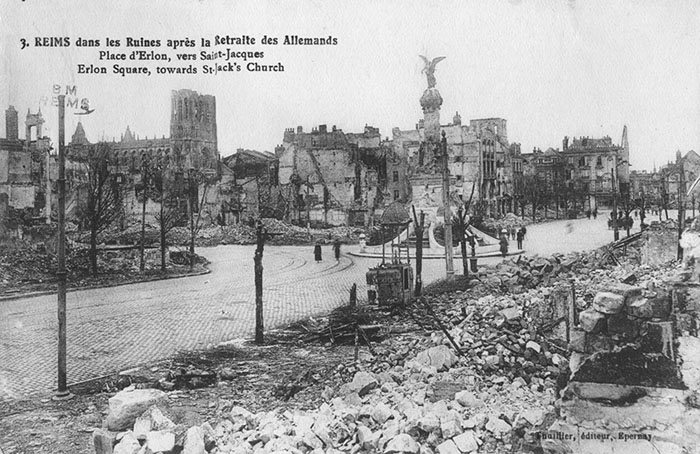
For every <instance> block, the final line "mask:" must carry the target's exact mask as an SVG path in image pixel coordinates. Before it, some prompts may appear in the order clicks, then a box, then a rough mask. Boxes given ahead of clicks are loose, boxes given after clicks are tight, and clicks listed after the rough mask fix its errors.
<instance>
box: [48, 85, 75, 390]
mask: <svg viewBox="0 0 700 454" xmlns="http://www.w3.org/2000/svg"><path fill="white" fill-rule="evenodd" d="M65 119H66V96H65V95H59V96H58V181H57V183H58V207H57V211H58V251H57V254H56V255H57V259H58V267H57V270H56V277H58V390H57V391H56V395H55V396H54V399H57V400H63V399H70V398H71V397H73V395H72V394H71V393H70V391H68V386H67V380H66V377H67V372H66V371H67V369H66V150H65V145H64V143H65V136H66V128H65V122H66V121H65ZM49 195H50V194H49Z"/></svg>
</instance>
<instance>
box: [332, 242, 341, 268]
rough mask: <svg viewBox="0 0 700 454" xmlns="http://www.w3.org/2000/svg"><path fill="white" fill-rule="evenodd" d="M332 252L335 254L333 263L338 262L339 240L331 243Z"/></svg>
mask: <svg viewBox="0 0 700 454" xmlns="http://www.w3.org/2000/svg"><path fill="white" fill-rule="evenodd" d="M333 252H334V253H335V263H338V262H340V239H338V238H336V239H335V241H333Z"/></svg>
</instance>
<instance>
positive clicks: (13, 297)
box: [0, 268, 211, 303]
mask: <svg viewBox="0 0 700 454" xmlns="http://www.w3.org/2000/svg"><path fill="white" fill-rule="evenodd" d="M209 273H211V270H210V269H208V268H207V269H206V270H202V271H197V272H196V273H187V274H178V275H171V276H160V277H152V278H149V279H144V280H141V281H133V282H117V283H114V284H107V285H90V286H87V287H76V288H70V289H67V290H66V292H67V293H72V292H78V291H81V290H95V289H98V288H112V287H121V286H124V285H132V284H142V283H145V282H156V281H166V280H169V279H180V278H183V277H195V276H203V275H205V274H209ZM55 293H56V291H55V290H44V291H41V292H31V293H18V294H16V295H8V296H0V303H1V302H3V301H12V300H18V299H22V298H34V297H36V296H45V295H54V294H55Z"/></svg>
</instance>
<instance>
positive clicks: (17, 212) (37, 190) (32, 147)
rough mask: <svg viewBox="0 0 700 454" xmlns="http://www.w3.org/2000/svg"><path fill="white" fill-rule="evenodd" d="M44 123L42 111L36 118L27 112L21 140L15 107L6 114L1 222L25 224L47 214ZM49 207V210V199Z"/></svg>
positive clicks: (0, 146) (0, 164)
mask: <svg viewBox="0 0 700 454" xmlns="http://www.w3.org/2000/svg"><path fill="white" fill-rule="evenodd" d="M43 123H44V118H43V116H42V114H41V110H39V111H38V112H37V113H35V114H33V113H31V112H30V111H27V116H26V119H25V136H24V137H25V138H24V139H20V138H19V118H18V113H17V110H15V108H14V106H9V107H8V108H7V110H5V136H6V137H5V138H4V139H0V221H7V220H10V219H11V218H12V219H14V220H16V219H17V218H18V217H21V218H22V220H24V221H25V222H26V221H28V220H29V219H30V218H35V217H38V216H40V215H42V214H43V215H44V216H46V214H47V197H46V194H47V188H48V192H49V193H51V192H52V190H53V189H52V185H51V184H50V183H49V182H48V181H47V172H46V169H47V165H48V163H49V161H51V160H52V158H51V156H50V154H49V151H50V149H51V145H50V140H49V138H48V137H44V135H43V132H42V125H43ZM32 130H33V131H34V134H32ZM32 137H33V139H32ZM48 203H49V204H48V207H50V206H51V205H50V204H51V198H48ZM49 209H50V208H49ZM42 212H43V213H42Z"/></svg>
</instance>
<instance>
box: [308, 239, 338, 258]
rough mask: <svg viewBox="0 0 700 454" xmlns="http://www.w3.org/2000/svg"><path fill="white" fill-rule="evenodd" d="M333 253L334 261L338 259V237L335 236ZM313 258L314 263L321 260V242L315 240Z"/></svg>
mask: <svg viewBox="0 0 700 454" xmlns="http://www.w3.org/2000/svg"><path fill="white" fill-rule="evenodd" d="M333 253H334V254H335V261H336V262H339V261H340V239H338V238H336V239H335V240H333ZM314 259H315V260H316V263H319V262H321V261H323V250H322V249H321V242H320V241H316V245H315V246H314Z"/></svg>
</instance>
